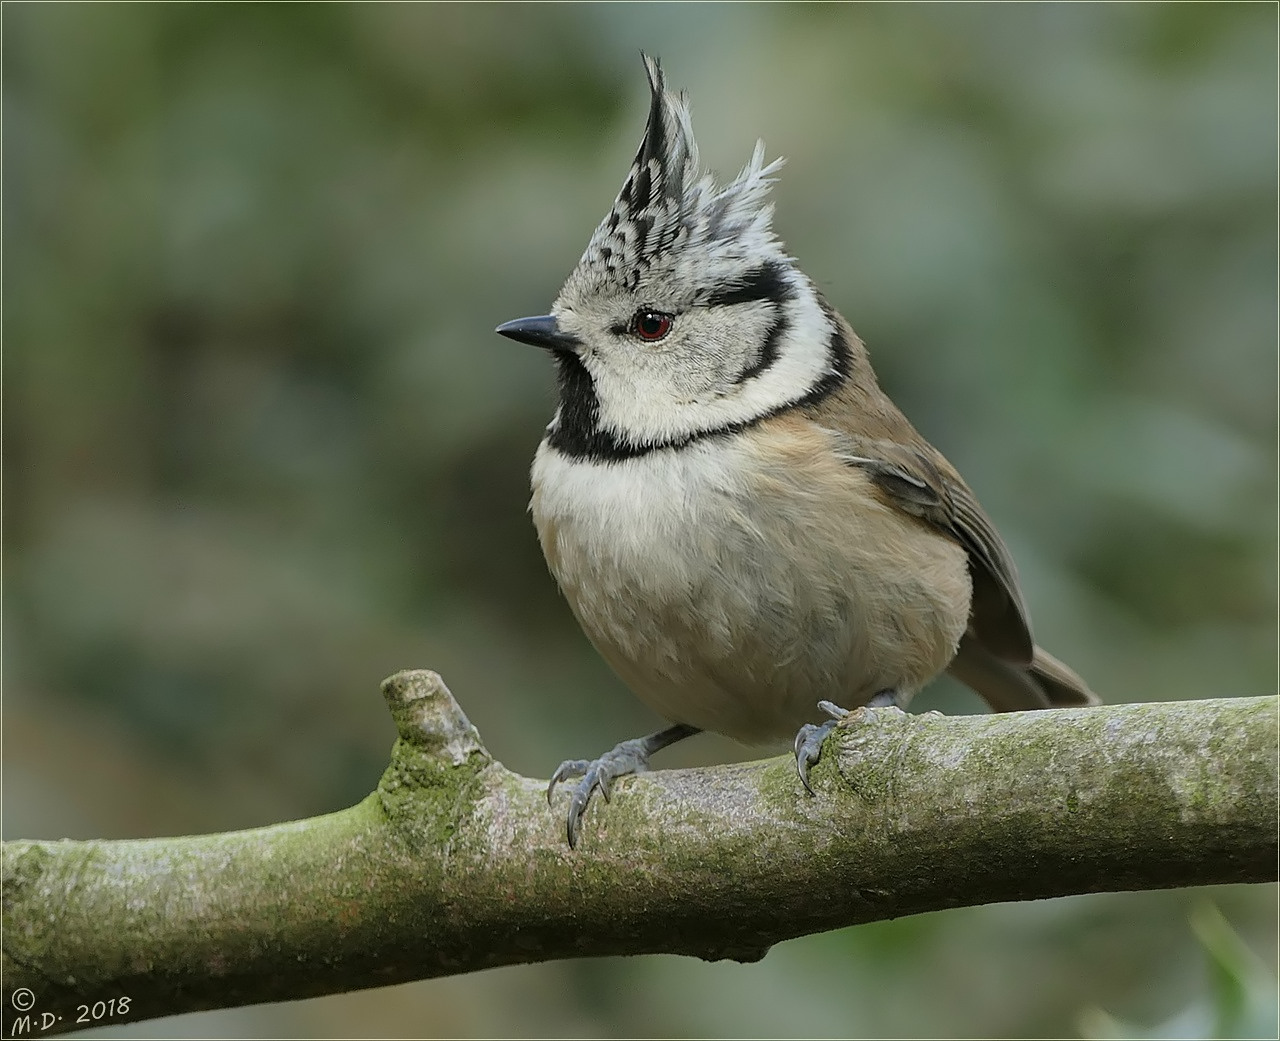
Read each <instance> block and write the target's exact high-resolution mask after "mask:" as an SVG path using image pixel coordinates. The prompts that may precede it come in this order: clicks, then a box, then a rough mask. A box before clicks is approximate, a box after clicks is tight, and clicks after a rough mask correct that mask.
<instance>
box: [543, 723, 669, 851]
mask: <svg viewBox="0 0 1280 1041" xmlns="http://www.w3.org/2000/svg"><path fill="white" fill-rule="evenodd" d="M648 768H649V756H648V754H647V753H646V752H645V750H644V749H643V748H642V747H641V741H623V742H622V743H621V744H619V745H617V746H616V747H614V748H613V749H612V750H610V751H608V752H606V753H605V754H604V755H602V756H601V757H600V758H599V759H566V760H565V761H564V762H563V763H561V764H560V765H559V766H558V767H556V772H555V773H554V774H552V775H551V783H550V784H548V785H547V804H548V805H550V804H551V797H552V795H553V794H554V793H555V790H556V786H557V785H558V784H559V783H560V782H561V781H565V780H568V779H569V778H570V777H578V778H581V780H579V781H578V783H577V784H576V785H574V788H573V792H572V794H571V795H570V796H569V812H568V814H567V815H566V817H565V830H566V833H567V835H568V838H569V848H570V849H573V848H574V847H576V846H577V845H578V834H579V832H580V831H581V828H582V817H583V815H584V814H585V813H586V812H587V806H588V805H589V804H590V802H591V796H592V795H593V794H594V793H595V792H596V791H597V790H599V792H600V794H601V795H603V796H604V801H605V802H608V801H609V800H610V797H611V795H612V794H613V782H614V781H616V780H617V779H618V778H619V777H626V776H627V775H628V774H634V773H641V772H643V771H645V770H647V769H648Z"/></svg>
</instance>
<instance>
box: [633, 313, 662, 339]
mask: <svg viewBox="0 0 1280 1041" xmlns="http://www.w3.org/2000/svg"><path fill="white" fill-rule="evenodd" d="M670 331H671V315H669V314H667V313H666V312H665V311H637V312H636V313H635V314H633V315H632V316H631V334H632V335H633V336H638V337H640V339H642V340H648V341H650V342H652V341H654V340H661V339H662V338H663V337H664V336H666V335H667V333H669V332H670Z"/></svg>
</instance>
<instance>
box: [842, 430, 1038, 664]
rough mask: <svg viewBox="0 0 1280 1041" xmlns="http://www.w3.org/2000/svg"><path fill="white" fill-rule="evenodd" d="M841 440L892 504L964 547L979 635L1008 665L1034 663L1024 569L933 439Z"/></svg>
mask: <svg viewBox="0 0 1280 1041" xmlns="http://www.w3.org/2000/svg"><path fill="white" fill-rule="evenodd" d="M913 433H914V431H913ZM841 440H842V441H843V442H845V443H844V444H843V445H842V447H841V449H840V457H841V459H842V460H843V461H844V462H845V463H846V464H848V465H849V466H856V467H858V468H859V469H861V470H863V471H864V472H865V473H866V474H867V475H868V476H869V477H870V478H871V481H872V483H873V484H874V486H875V487H876V488H877V489H878V490H879V492H880V493H881V495H882V497H883V499H884V501H885V502H886V503H888V504H889V505H890V506H893V507H895V508H896V509H899V510H901V511H902V512H903V513H908V514H910V515H911V516H913V517H918V518H920V519H921V520H922V521H924V522H925V523H927V524H929V525H931V526H933V527H934V528H936V529H938V531H940V532H941V533H942V534H944V535H946V536H948V537H949V538H952V539H954V540H955V541H956V542H958V543H959V544H960V545H961V546H963V547H964V549H965V551H966V552H967V553H968V555H969V571H970V574H971V575H972V578H973V605H972V609H971V617H970V632H971V634H972V636H973V638H974V639H976V640H977V641H978V642H979V643H980V644H982V646H983V647H985V648H986V649H987V650H988V651H990V652H991V653H992V654H995V655H996V656H998V657H999V658H1001V659H1003V660H1005V661H1007V662H1011V663H1014V664H1017V665H1023V666H1026V665H1030V664H1031V660H1032V656H1033V654H1034V650H1035V644H1034V641H1033V640H1032V638H1031V626H1030V623H1029V622H1028V620H1027V608H1026V604H1025V603H1024V602H1023V599H1022V591H1021V589H1020V588H1019V587H1018V572H1017V569H1016V568H1015V567H1014V564H1013V558H1012V557H1010V555H1009V550H1008V549H1007V548H1006V547H1005V544H1004V540H1003V539H1001V538H1000V535H999V533H998V532H997V531H996V529H995V526H994V525H993V524H992V523H991V521H990V519H989V518H988V517H987V515H986V513H985V512H983V509H982V507H981V506H980V505H979V504H978V500H977V498H976V497H975V496H974V494H973V492H972V491H970V490H969V487H968V485H966V484H965V483H964V481H963V480H962V479H961V478H960V476H959V475H958V474H956V473H955V472H954V471H953V470H951V467H950V465H949V464H948V463H947V462H946V460H944V459H942V457H941V456H939V455H937V453H936V450H934V449H932V448H931V447H930V446H928V445H927V444H926V443H923V442H919V443H916V444H910V445H909V444H900V443H898V442H895V441H886V440H869V439H862V438H856V437H843V438H842V439H841Z"/></svg>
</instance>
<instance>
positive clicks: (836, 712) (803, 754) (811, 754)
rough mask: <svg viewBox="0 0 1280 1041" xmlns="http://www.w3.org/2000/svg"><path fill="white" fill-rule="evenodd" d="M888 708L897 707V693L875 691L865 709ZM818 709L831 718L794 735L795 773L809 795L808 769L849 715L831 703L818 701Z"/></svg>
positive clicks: (801, 729)
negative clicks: (825, 743) (828, 739)
mask: <svg viewBox="0 0 1280 1041" xmlns="http://www.w3.org/2000/svg"><path fill="white" fill-rule="evenodd" d="M890 706H893V707H895V708H896V707H898V692H897V691H896V690H892V689H889V690H881V691H877V692H876V693H875V694H873V695H872V696H871V700H869V701H868V702H867V706H866V707H867V708H888V707H890ZM818 708H820V709H822V711H823V712H825V713H826V714H827V715H828V716H830V717H831V718H830V719H828V720H827V721H826V722H825V723H806V724H805V725H804V726H802V727H801V728H800V730H799V731H798V732H797V734H796V745H795V749H796V773H798V774H799V775H800V783H801V784H803V785H804V787H805V790H806V791H807V792H808V793H809V794H810V795H813V794H814V792H813V788H812V786H811V785H810V784H809V767H811V766H813V765H814V764H816V763H817V762H818V760H819V759H821V758H822V743H823V742H824V741H825V740H826V739H827V735H828V734H830V733H831V731H833V730H834V729H835V728H836V727H837V726H838V725H839V724H840V721H841V720H842V719H844V718H845V717H846V716H848V715H849V713H848V712H847V711H846V710H845V709H842V708H841V707H840V706H839V705H837V704H836V703H835V702H833V701H819V702H818Z"/></svg>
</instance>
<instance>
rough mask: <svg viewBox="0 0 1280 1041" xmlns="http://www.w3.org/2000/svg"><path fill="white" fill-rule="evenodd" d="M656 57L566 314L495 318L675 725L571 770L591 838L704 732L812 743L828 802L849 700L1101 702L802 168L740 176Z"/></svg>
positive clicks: (580, 547) (572, 283) (632, 669)
mask: <svg viewBox="0 0 1280 1041" xmlns="http://www.w3.org/2000/svg"><path fill="white" fill-rule="evenodd" d="M642 59H643V61H644V67H645V71H646V73H647V76H648V81H649V88H650V103H649V109H648V117H647V120H646V124H645V128H644V134H643V137H642V139H641V142H640V147H639V150H638V151H637V153H636V157H635V160H634V162H633V163H632V165H631V168H630V170H629V172H628V173H627V176H626V180H625V181H624V183H623V186H622V190H621V191H620V192H619V194H618V196H617V199H616V201H615V202H614V203H613V206H612V207H611V208H610V210H609V213H608V215H607V216H606V217H605V219H604V220H603V221H601V223H600V224H599V226H598V227H597V228H596V229H595V232H594V233H593V234H592V236H591V238H590V240H589V242H588V244H587V247H586V250H585V252H584V253H583V254H582V257H581V259H580V260H579V261H578V264H577V266H576V267H575V268H574V269H573V270H572V272H571V273H570V274H569V276H568V279H567V280H566V281H565V283H564V285H563V287H562V288H561V290H560V292H559V294H558V295H557V297H556V298H555V301H554V303H553V305H552V307H551V311H550V313H549V314H547V315H540V316H536V317H530V318H520V319H516V320H515V321H510V322H506V323H505V324H503V325H500V326H498V328H497V330H496V332H498V333H500V334H501V335H503V336H505V337H508V338H510V339H512V340H516V341H519V342H522V343H525V344H530V345H533V346H536V347H539V348H542V349H544V350H546V351H547V352H549V353H550V355H551V356H552V358H553V359H554V361H555V364H556V370H557V390H558V402H557V405H556V408H555V412H554V415H553V417H552V419H551V422H550V424H549V425H548V426H547V428H546V431H545V434H544V436H543V438H542V441H541V443H540V444H539V446H538V449H537V452H536V454H535V456H534V460H533V465H532V469H531V485H532V497H531V500H530V503H529V510H530V512H531V514H532V517H533V522H534V525H535V527H536V529H537V534H538V539H539V542H540V544H541V547H542V552H543V555H544V556H545V558H546V562H547V565H548V568H549V570H550V571H551V573H552V575H553V576H554V577H555V580H556V582H557V583H558V585H559V587H560V590H561V592H562V593H563V595H564V597H565V599H566V600H567V601H568V604H569V607H570V608H571V610H572V611H573V614H574V615H575V616H576V618H577V620H578V622H579V624H580V626H581V628H582V630H583V631H584V632H585V634H586V635H587V637H588V638H589V639H590V641H591V642H592V644H593V645H594V646H595V648H596V649H597V650H598V652H599V653H600V655H601V656H602V657H603V658H604V660H605V661H606V662H607V663H608V664H609V665H610V666H611V667H612V669H613V670H614V672H615V673H616V674H617V675H618V676H619V677H620V678H621V679H622V681H623V682H624V683H625V684H626V685H627V686H628V687H629V688H630V689H631V691H632V692H633V693H635V694H636V695H637V696H638V697H639V698H640V700H641V701H643V702H645V703H646V704H647V705H648V706H649V707H650V708H652V709H653V710H655V711H656V712H657V713H658V714H659V715H661V716H662V717H663V718H664V719H666V720H668V721H670V724H671V725H670V726H668V727H667V728H666V729H663V730H660V731H658V732H656V733H653V734H650V735H648V736H645V737H641V738H636V739H630V740H626V741H622V742H620V743H619V744H618V745H617V746H616V747H614V748H613V749H611V750H610V751H608V752H606V753H604V754H603V755H601V756H599V757H597V758H595V759H589V760H588V759H571V760H566V761H565V762H563V763H561V764H560V766H559V768H558V769H557V770H556V771H555V773H554V774H553V775H552V778H551V781H550V784H549V785H548V788H547V798H548V802H549V803H551V802H552V800H553V797H554V793H555V791H556V788H557V786H558V785H559V784H561V783H562V782H565V781H567V780H571V779H574V778H577V779H578V780H577V784H576V785H575V786H574V788H573V791H572V793H571V795H570V798H569V805H568V809H567V812H566V816H565V822H566V834H567V839H568V843H569V846H570V847H574V846H576V845H577V843H578V841H579V838H580V835H581V828H582V820H583V815H584V813H585V812H586V809H587V807H588V805H589V803H590V802H591V799H592V796H593V794H594V793H595V792H597V791H598V792H600V794H601V795H602V796H603V797H604V799H605V800H606V801H608V799H609V796H610V791H611V787H612V785H613V782H614V781H615V780H617V779H618V778H620V777H623V776H626V775H628V774H632V773H637V772H641V771H644V770H646V769H648V765H649V758H650V757H651V756H652V755H653V754H654V753H656V752H658V751H660V750H661V749H663V748H666V747H667V746H669V745H671V744H673V743H675V742H676V741H680V740H682V739H684V738H686V737H689V736H691V735H693V734H696V733H698V732H700V731H714V732H717V733H720V734H725V735H727V736H729V737H730V738H733V739H736V740H737V741H740V742H743V743H747V744H757V745H758V744H765V743H769V742H776V741H779V740H781V739H785V738H790V737H793V736H794V751H795V757H796V768H797V772H798V774H799V779H800V781H801V782H802V784H803V786H804V788H805V789H808V791H809V794H810V795H812V794H813V789H812V786H811V785H810V781H809V770H810V768H811V767H812V766H813V765H814V764H815V763H816V762H818V761H819V759H820V756H821V750H822V744H823V741H824V740H825V739H826V737H827V736H828V735H829V734H830V733H831V731H832V729H833V728H834V727H836V726H837V725H838V724H839V723H840V722H841V721H843V720H847V719H849V718H850V716H851V713H850V711H849V709H850V708H853V709H858V708H860V707H863V706H866V707H871V708H876V707H885V706H897V707H899V708H902V707H904V706H905V705H906V704H907V703H908V701H909V700H910V698H911V696H912V695H913V694H914V693H915V692H917V691H918V690H919V689H920V688H921V687H923V686H924V685H925V684H926V683H928V682H929V681H930V680H932V679H933V678H934V677H936V676H937V675H939V674H940V673H942V672H944V671H945V672H948V673H950V674H951V675H952V676H954V677H956V678H957V679H959V680H960V681H961V682H963V683H964V684H966V685H968V686H969V687H971V688H972V689H973V690H975V691H976V692H977V693H978V694H979V695H981V697H982V698H983V699H985V700H986V702H987V703H988V704H989V705H990V707H991V708H992V709H993V710H994V711H997V712H1009V711H1016V710H1023V709H1048V708H1057V707H1072V706H1087V705H1092V704H1096V703H1097V702H1098V698H1097V696H1096V695H1095V694H1094V693H1093V692H1092V691H1091V690H1090V689H1089V687H1088V686H1087V685H1086V684H1085V682H1084V681H1083V680H1082V679H1081V678H1080V677H1079V676H1078V675H1077V674H1076V673H1075V672H1073V671H1072V670H1071V669H1070V668H1069V667H1067V666H1066V665H1064V664H1063V663H1062V662H1060V661H1059V660H1058V659H1056V658H1054V657H1053V656H1052V655H1050V654H1049V653H1048V652H1046V651H1044V650H1042V649H1041V648H1040V647H1039V646H1037V645H1036V643H1035V641H1034V639H1033V638H1032V634H1031V625H1030V622H1029V620H1028V615H1027V607H1026V603H1025V601H1024V599H1023V594H1022V591H1021V589H1020V587H1019V583H1018V576H1017V571H1016V569H1015V566H1014V562H1013V560H1012V558H1011V556H1010V554H1009V550H1008V549H1007V548H1006V546H1005V544H1004V542H1003V540H1002V539H1001V537H1000V535H999V534H998V533H997V531H996V529H995V526H994V525H993V524H992V522H991V520H990V519H989V518H988V516H987V514H986V513H985V512H984V511H983V509H982V507H981V506H980V505H979V503H978V500H977V498H976V497H975V495H974V493H973V492H972V491H971V490H970V489H969V486H968V485H967V484H966V483H965V482H964V480H963V478H961V476H960V474H959V473H958V472H957V471H956V469H955V468H954V467H953V466H952V465H951V464H950V463H949V462H948V461H947V460H946V458H945V457H944V456H943V455H942V453H941V452H939V451H938V450H937V449H936V448H934V447H933V446H932V445H931V444H929V442H928V441H926V440H925V439H924V438H923V437H922V436H921V435H920V434H919V433H918V432H917V431H916V429H915V428H914V427H913V426H912V425H911V423H910V422H909V421H908V420H907V418H906V417H905V416H904V415H903V414H902V412H900V411H899V410H898V408H897V407H896V406H895V405H894V404H893V402H892V401H890V399H889V398H888V396H887V395H886V394H885V393H884V391H883V390H881V388H880V386H879V384H878V383H877V380H876V376H875V374H874V372H873V371H872V368H871V363H870V358H869V354H868V351H867V348H866V347H865V345H864V344H863V342H862V341H861V340H860V339H859V338H858V337H857V335H856V334H855V333H854V331H853V329H852V328H851V326H850V325H849V323H848V322H847V321H846V320H845V319H844V317H843V316H841V315H840V313H839V312H837V311H836V310H835V308H834V307H832V305H831V304H830V303H828V302H827V300H826V298H825V297H824V295H823V294H822V292H820V291H819V289H818V287H817V286H816V285H815V284H814V282H813V280H812V279H810V278H809V277H808V276H807V275H805V274H804V273H803V272H802V271H801V270H800V268H799V267H798V266H797V263H796V261H795V260H794V258H792V257H791V256H790V255H789V254H788V253H787V251H786V248H785V246H784V245H783V243H782V242H781V240H780V239H779V238H778V236H777V235H776V233H775V232H774V230H773V226H772V219H773V205H772V202H771V199H770V191H771V188H772V186H773V184H774V183H775V181H776V179H777V178H776V175H777V173H778V171H779V169H780V168H781V165H782V162H783V161H782V160H781V159H777V160H774V161H772V162H769V163H766V162H765V161H764V156H765V152H764V146H763V143H761V142H757V143H756V146H755V149H754V152H753V154H752V156H751V159H750V160H749V162H748V163H747V164H746V166H745V167H744V168H743V170H742V171H741V173H739V174H738V176H737V177H736V178H734V179H733V180H732V181H730V182H729V183H727V184H725V185H723V186H719V185H718V184H717V183H716V180H715V178H714V176H713V175H711V174H709V173H704V172H703V171H702V169H701V167H700V163H699V156H698V147H697V144H696V142H695V140H694V135H693V128H692V122H691V117H690V107H689V100H688V96H687V95H686V94H685V93H684V92H679V93H676V92H672V91H669V90H668V89H667V88H666V85H665V79H664V74H663V70H662V67H661V64H660V63H659V61H658V60H657V59H656V58H653V57H650V56H648V55H642Z"/></svg>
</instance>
